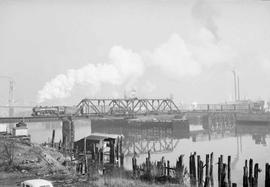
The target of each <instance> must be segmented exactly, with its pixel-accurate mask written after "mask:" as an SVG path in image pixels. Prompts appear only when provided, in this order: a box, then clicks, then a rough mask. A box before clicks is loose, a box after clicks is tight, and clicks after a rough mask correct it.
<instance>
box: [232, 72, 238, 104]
mask: <svg viewBox="0 0 270 187" xmlns="http://www.w3.org/2000/svg"><path fill="white" fill-rule="evenodd" d="M232 72H233V78H234V98H235V101H236V100H237V85H236V72H235V70H233V71H232Z"/></svg>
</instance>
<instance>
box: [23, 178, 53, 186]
mask: <svg viewBox="0 0 270 187" xmlns="http://www.w3.org/2000/svg"><path fill="white" fill-rule="evenodd" d="M23 183H24V184H28V185H52V183H51V182H50V181H47V180H44V179H32V180H26V181H24V182H23Z"/></svg>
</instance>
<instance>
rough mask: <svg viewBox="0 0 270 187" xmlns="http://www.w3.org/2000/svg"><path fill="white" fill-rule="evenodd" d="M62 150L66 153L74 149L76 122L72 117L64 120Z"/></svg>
mask: <svg viewBox="0 0 270 187" xmlns="http://www.w3.org/2000/svg"><path fill="white" fill-rule="evenodd" d="M62 136H63V137H62V140H63V142H62V148H63V149H64V150H65V151H72V150H73V148H74V137H75V130H74V122H73V120H72V118H71V117H67V118H63V119H62Z"/></svg>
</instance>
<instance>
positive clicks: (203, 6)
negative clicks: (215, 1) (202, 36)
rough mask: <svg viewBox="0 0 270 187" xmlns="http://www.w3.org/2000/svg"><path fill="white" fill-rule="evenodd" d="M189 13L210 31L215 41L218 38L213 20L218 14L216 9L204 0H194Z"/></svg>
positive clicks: (216, 27)
mask: <svg viewBox="0 0 270 187" xmlns="http://www.w3.org/2000/svg"><path fill="white" fill-rule="evenodd" d="M191 14H192V16H193V17H194V18H195V19H196V20H198V21H199V22H200V23H201V24H202V25H203V27H205V28H207V29H208V30H209V31H210V32H212V34H213V35H214V37H215V39H216V40H217V41H218V40H219V39H220V38H219V35H218V26H217V25H216V23H215V21H214V17H215V16H217V15H218V14H217V11H215V10H214V9H213V8H212V7H211V6H210V4H209V3H207V1H206V0H196V2H195V4H194V5H193V7H192V10H191Z"/></svg>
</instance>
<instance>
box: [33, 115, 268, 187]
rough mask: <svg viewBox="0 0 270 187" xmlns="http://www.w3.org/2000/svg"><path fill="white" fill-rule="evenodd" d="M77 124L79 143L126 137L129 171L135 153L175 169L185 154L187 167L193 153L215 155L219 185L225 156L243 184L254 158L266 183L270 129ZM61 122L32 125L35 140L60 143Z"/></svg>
mask: <svg viewBox="0 0 270 187" xmlns="http://www.w3.org/2000/svg"><path fill="white" fill-rule="evenodd" d="M74 124H75V140H79V139H80V138H83V137H85V136H87V135H89V134H91V132H92V133H95V132H99V133H112V134H122V135H124V137H125V138H124V142H123V149H124V153H125V160H124V165H125V168H127V169H131V168H132V165H131V158H132V156H133V153H134V151H135V152H136V154H137V157H138V158H137V161H138V163H139V164H140V163H142V162H144V161H145V158H146V157H147V151H148V150H150V152H151V160H152V161H158V160H160V159H161V158H162V157H163V156H164V157H165V159H166V160H170V162H171V165H175V162H176V159H177V157H178V156H180V155H181V154H184V155H185V157H184V162H185V166H188V158H189V155H190V153H191V152H196V153H197V154H199V155H201V157H202V156H203V158H204V160H205V154H210V153H211V152H213V153H214V163H215V165H214V177H215V182H216V181H217V164H216V163H217V160H218V156H219V155H221V154H222V155H224V160H225V161H226V160H227V156H228V155H231V157H232V158H231V162H232V163H231V167H232V171H231V173H232V182H236V183H237V184H238V185H241V184H242V174H243V166H244V162H245V159H249V158H253V159H254V164H255V163H259V167H260V168H262V169H263V172H261V173H260V174H259V186H262V185H263V183H264V168H265V163H267V162H270V146H269V144H270V125H269V126H268V125H259V124H241V125H239V124H236V129H231V130H223V131H216V132H209V131H208V130H204V129H203V126H202V124H200V122H196V123H195V122H192V123H191V124H189V130H188V131H187V130H186V129H183V128H182V127H181V124H172V123H167V122H158V123H145V122H136V123H134V122H128V121H126V120H116V121H110V120H109V121H92V122H91V121H90V120H78V121H75V122H74ZM61 125H62V124H61V122H51V123H29V124H28V128H29V133H30V134H31V140H32V141H33V142H36V143H42V142H45V141H48V140H50V137H51V134H52V130H53V129H55V131H56V141H59V140H60V139H62V127H61Z"/></svg>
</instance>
